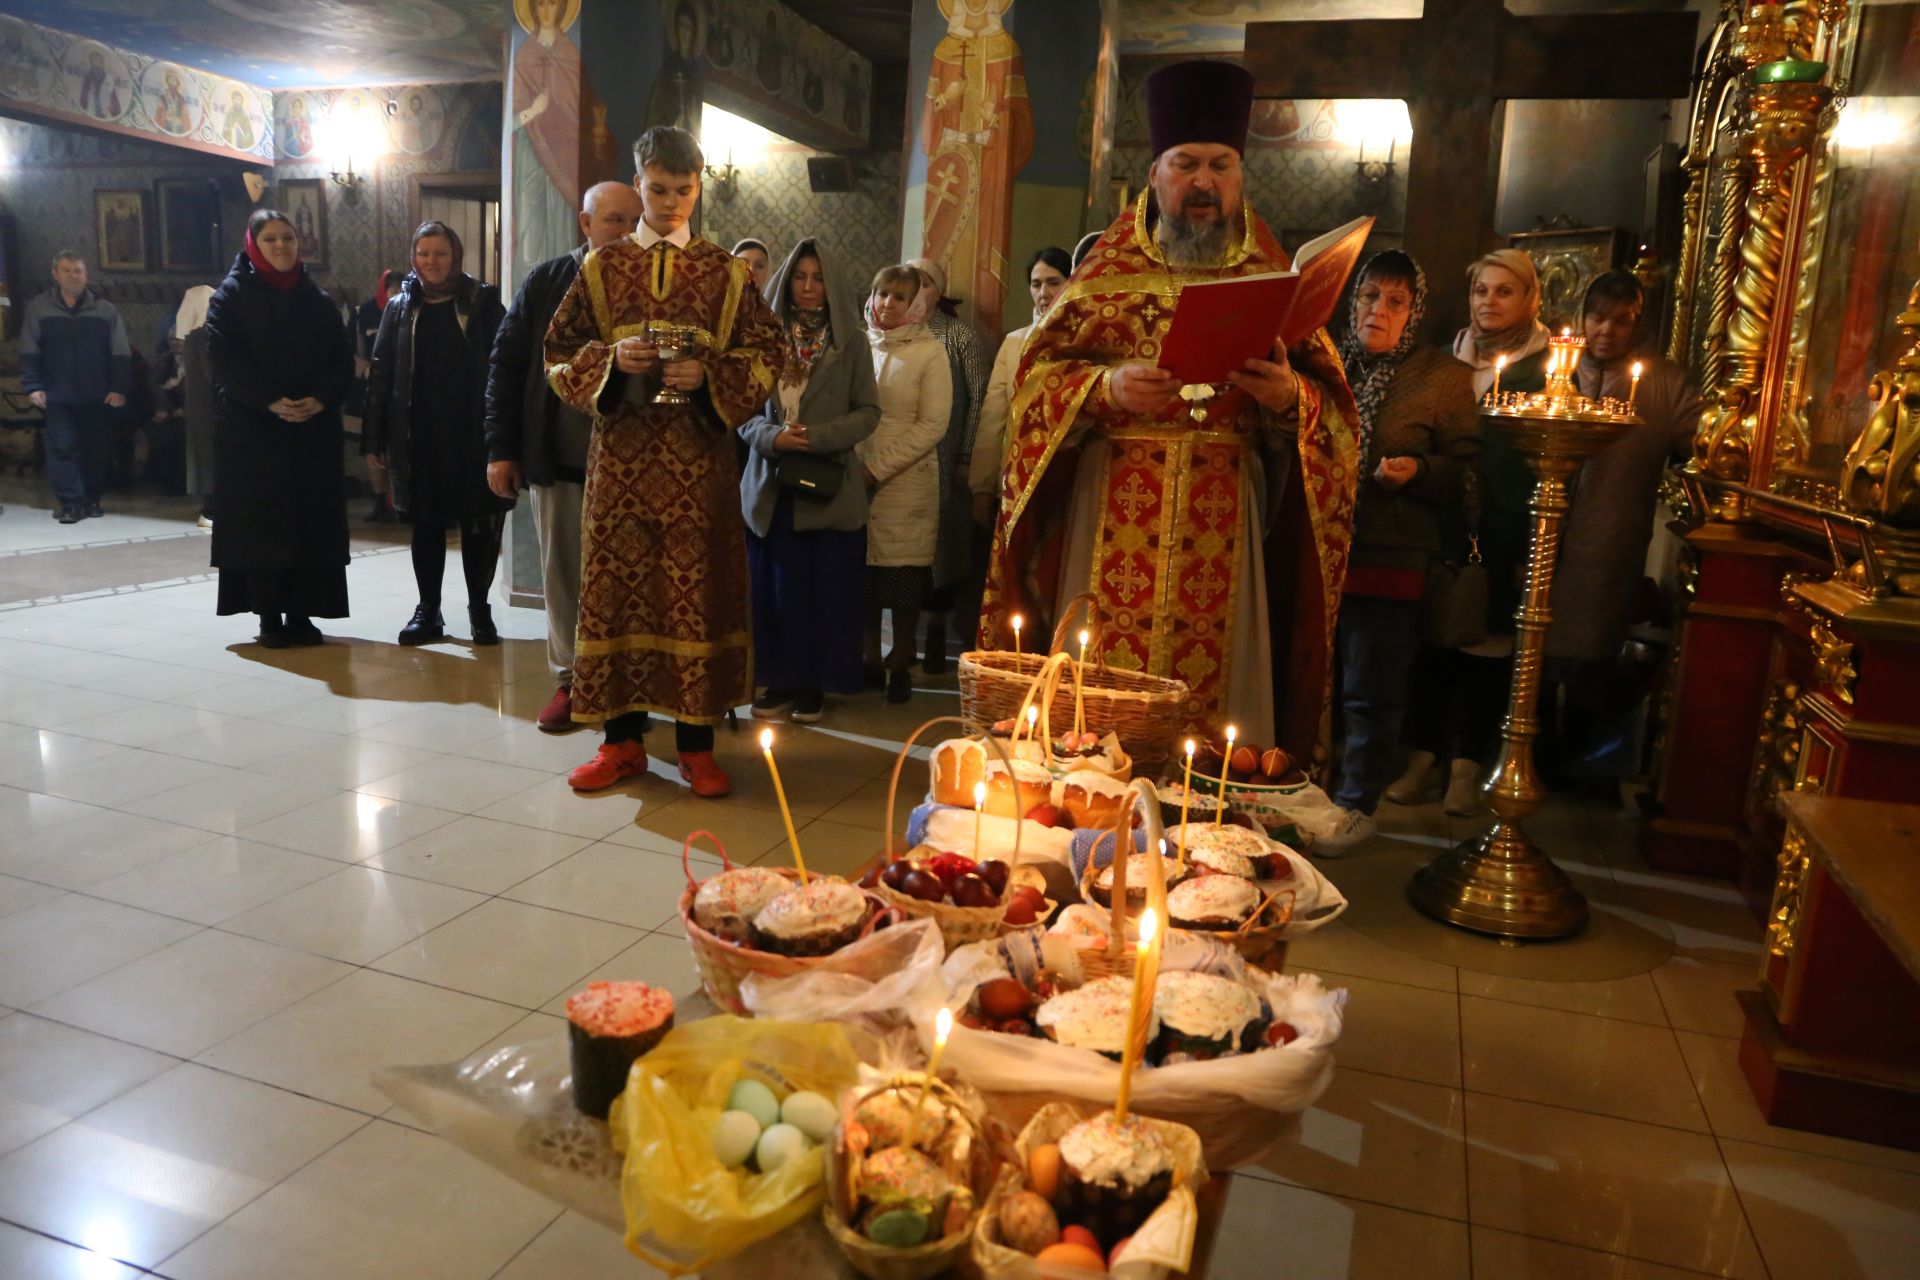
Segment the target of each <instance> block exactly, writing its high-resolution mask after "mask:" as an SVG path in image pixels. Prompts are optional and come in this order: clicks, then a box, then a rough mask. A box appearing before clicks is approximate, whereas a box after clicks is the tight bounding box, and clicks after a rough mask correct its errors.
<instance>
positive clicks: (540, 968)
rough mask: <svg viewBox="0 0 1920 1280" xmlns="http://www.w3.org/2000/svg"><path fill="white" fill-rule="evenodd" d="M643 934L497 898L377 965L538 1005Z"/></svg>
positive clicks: (404, 974)
mask: <svg viewBox="0 0 1920 1280" xmlns="http://www.w3.org/2000/svg"><path fill="white" fill-rule="evenodd" d="M639 939H640V931H639V930H637V929H629V928H626V927H624V926H622V925H616V924H608V923H606V922H605V921H601V920H588V919H585V918H584V917H581V916H574V915H567V914H565V913H564V912H559V911H549V910H546V909H545V908H543V907H530V906H527V905H525V904H524V903H518V902H507V901H504V900H502V899H498V898H495V899H493V900H491V901H488V902H485V903H482V904H481V905H480V906H477V907H475V908H474V909H473V910H471V911H469V912H467V913H466V914H465V915H463V916H461V917H460V918H459V919H457V920H454V921H451V922H450V923H448V924H444V925H441V926H440V927H439V928H438V929H435V930H433V931H432V932H431V933H427V934H424V935H422V936H420V937H418V938H415V939H414V940H413V941H412V942H409V943H407V944H406V945H404V946H401V947H399V948H396V949H395V950H393V951H390V952H389V953H387V954H386V955H384V956H382V957H381V958H380V959H379V960H377V961H375V962H374V965H373V967H374V968H376V969H379V970H382V971H383V972H386V973H394V974H399V975H400V976H402V977H408V978H418V979H419V980H420V981H422V982H431V983H433V984H435V985H436V986H443V987H451V988H453V989H454V990H455V991H466V992H469V993H471V994H473V995H477V996H481V997H484V998H486V999H489V1000H499V1001H502V1002H504V1003H507V1004H516V1005H519V1006H520V1007H522V1008H524V1009H537V1008H539V1007H540V1006H541V1005H543V1004H545V1003H546V1002H547V1001H548V1000H550V999H552V998H553V997H554V996H555V995H556V994H558V993H559V991H560V990H561V988H563V987H565V986H566V985H567V984H568V983H569V982H571V981H573V980H574V979H575V978H577V977H579V976H580V975H581V974H584V973H587V972H589V971H591V970H592V969H593V968H594V967H595V966H596V965H599V964H603V963H605V962H606V961H607V960H610V959H612V958H613V957H614V956H616V955H618V954H619V953H620V952H621V951H623V950H625V949H626V948H627V947H630V946H632V945H633V944H634V943H635V942H637V941H639Z"/></svg>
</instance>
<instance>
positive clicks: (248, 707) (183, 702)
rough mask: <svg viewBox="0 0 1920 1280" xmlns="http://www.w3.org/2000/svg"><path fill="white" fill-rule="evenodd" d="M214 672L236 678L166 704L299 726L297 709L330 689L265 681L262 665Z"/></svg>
mask: <svg viewBox="0 0 1920 1280" xmlns="http://www.w3.org/2000/svg"><path fill="white" fill-rule="evenodd" d="M214 669H217V670H222V671H225V672H228V673H231V674H233V675H234V676H235V678H234V679H233V680H230V681H228V682H227V683H226V684H218V685H214V686H213V687H212V688H210V689H200V690H197V691H195V692H193V693H182V694H176V695H175V696H173V697H171V698H167V699H166V701H167V702H171V703H173V704H174V705H175V706H180V707H194V708H198V709H199V710H202V711H216V712H219V713H220V714H222V715H229V716H269V717H271V718H272V719H273V720H274V721H276V722H277V723H280V724H295V723H296V720H297V716H296V715H295V714H294V712H293V711H292V709H293V708H300V707H304V706H305V705H306V704H307V703H309V702H311V701H313V700H314V699H315V698H318V697H321V696H323V695H325V694H326V693H327V687H326V686H325V685H323V684H318V683H313V682H308V681H304V680H287V679H267V678H263V677H262V676H261V675H260V674H259V667H258V665H257V664H253V663H246V662H234V663H232V664H221V665H220V666H218V667H216V668H214ZM298 727H300V728H304V729H319V728H324V727H325V726H322V725H310V724H303V725H298Z"/></svg>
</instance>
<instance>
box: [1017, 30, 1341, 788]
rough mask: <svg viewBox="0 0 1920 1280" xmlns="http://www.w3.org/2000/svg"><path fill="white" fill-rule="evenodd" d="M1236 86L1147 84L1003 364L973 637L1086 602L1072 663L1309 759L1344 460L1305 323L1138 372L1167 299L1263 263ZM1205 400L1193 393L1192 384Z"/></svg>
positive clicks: (1248, 102) (1248, 95)
mask: <svg viewBox="0 0 1920 1280" xmlns="http://www.w3.org/2000/svg"><path fill="white" fill-rule="evenodd" d="M1252 105H1253V80H1252V77H1251V76H1249V75H1248V74H1247V72H1246V71H1244V70H1242V69H1241V68H1239V67H1236V66H1233V65H1231V64H1228V63H1221V62H1203V61H1197V62H1183V63H1177V64H1174V65H1172V66H1168V67H1164V68H1162V69H1161V70H1159V71H1157V72H1155V73H1154V74H1153V76H1152V77H1151V78H1150V79H1149V80H1148V81H1147V107H1148V116H1149V127H1150V129H1151V132H1152V135H1153V149H1154V160H1153V164H1152V167H1151V168H1150V169H1149V170H1148V184H1147V187H1146V189H1145V190H1144V191H1143V192H1142V193H1141V195H1140V198H1139V200H1138V201H1136V202H1135V204H1134V205H1133V207H1132V208H1131V209H1129V210H1127V211H1126V212H1124V213H1122V214H1121V216H1120V217H1119V219H1118V220H1117V221H1115V222H1114V224H1113V225H1112V226H1110V227H1108V228H1107V230H1106V232H1105V234H1103V235H1102V236H1101V237H1100V240H1099V242H1098V243H1097V244H1095V245H1094V247H1093V248H1092V250H1091V251H1090V252H1089V254H1088V256H1087V258H1086V260H1085V262H1083V263H1082V264H1081V265H1080V267H1079V268H1078V269H1077V270H1076V271H1075V272H1074V275H1073V279H1072V281H1071V282H1070V283H1069V284H1068V285H1067V287H1066V290H1065V291H1064V292H1063V293H1062V294H1061V295H1060V299H1059V301H1058V302H1057V303H1055V304H1054V307H1053V310H1052V311H1050V312H1049V313H1048V314H1047V318H1046V320H1045V321H1044V322H1042V323H1041V324H1040V325H1039V326H1038V327H1036V328H1035V330H1034V332H1033V334H1032V335H1031V336H1030V337H1029V339H1028V341H1027V345H1026V350H1025V351H1024V353H1023V354H1022V356H1021V360H1020V368H1019V373H1018V375H1017V378H1016V383H1015V391H1014V396H1013V401H1012V406H1011V409H1010V411H1009V423H1010V427H1009V431H1010V433H1011V435H1012V444H1011V449H1010V452H1009V455H1008V461H1007V468H1006V474H1005V476H1004V477H1003V480H1002V500H1001V507H1000V520H999V526H998V528H997V529H996V531H995V535H994V563H993V568H992V573H991V577H990V580H989V583H988V595H987V605H986V610H985V613H984V616H983V619H982V623H981V629H982V638H981V639H982V644H983V645H984V646H987V647H992V648H1011V647H1012V643H1013V632H1012V629H1011V626H1010V619H1011V617H1012V615H1014V614H1015V613H1021V614H1024V615H1025V618H1026V624H1027V631H1026V634H1028V635H1029V636H1035V635H1045V634H1047V631H1046V629H1045V628H1046V627H1047V626H1048V625H1050V624H1051V623H1053V622H1054V621H1056V620H1058V619H1059V618H1060V617H1061V616H1062V615H1063V614H1064V613H1065V612H1066V611H1067V609H1068V606H1069V604H1070V602H1071V601H1072V600H1073V598H1074V597H1075V596H1077V595H1079V594H1081V593H1090V594H1091V595H1092V597H1093V599H1094V605H1095V612H1096V615H1097V619H1098V621H1097V623H1096V624H1095V627H1094V629H1095V631H1096V634H1097V636H1098V639H1097V642H1096V646H1095V647H1094V648H1093V649H1090V650H1089V653H1088V657H1089V658H1090V659H1091V658H1093V657H1095V656H1096V652H1097V656H1098V657H1099V659H1101V660H1103V661H1104V662H1106V663H1107V664H1108V665H1109V666H1112V667H1115V668H1121V669H1125V670H1131V671H1140V672H1145V673H1148V674H1151V675H1156V676H1165V677H1171V678H1174V679H1178V680H1183V681H1185V682H1186V684H1187V687H1188V688H1189V689H1190V690H1191V696H1190V698H1189V701H1188V706H1187V713H1188V714H1187V719H1188V723H1189V726H1190V727H1191V729H1192V730H1193V731H1194V732H1196V733H1200V734H1205V735H1208V736H1212V737H1218V735H1219V734H1220V733H1221V731H1223V730H1224V728H1225V726H1226V725H1227V724H1229V723H1231V724H1234V725H1235V726H1237V728H1238V729H1239V731H1240V740H1241V741H1243V742H1258V743H1262V744H1275V745H1279V746H1282V747H1285V748H1286V749H1287V750H1288V751H1289V752H1290V753H1291V754H1292V755H1293V756H1294V757H1295V758H1296V759H1297V760H1299V761H1300V762H1301V763H1302V764H1303V765H1305V764H1308V763H1309V762H1312V763H1316V764H1317V763H1319V762H1321V761H1323V760H1324V758H1325V755H1324V751H1325V747H1326V742H1327V717H1328V707H1329V703H1330V694H1331V676H1332V669H1331V668H1332V663H1331V655H1332V652H1333V635H1334V622H1335V618H1336V615H1337V613H1338V609H1339V602H1340V592H1341V587H1342V584H1343V583H1344V582H1345V580H1346V573H1347V548H1348V543H1349V541H1350V539H1351V535H1352V527H1353V502H1354V485H1355V480H1356V468H1357V465H1358V455H1359V448H1358V442H1357V440H1356V438H1355V434H1354V433H1355V424H1356V423H1357V422H1358V420H1359V419H1358V415H1357V414H1356V413H1355V410H1354V405H1353V397H1352V394H1351V393H1350V392H1349V391H1348V389H1347V384H1346V379H1345V376H1344V375H1343V373H1342V372H1341V366H1340V360H1339V357H1338V356H1337V355H1336V354H1335V351H1334V347H1333V344H1332V343H1331V342H1330V341H1329V340H1328V338H1327V336H1326V334H1325V333H1324V332H1316V333H1315V334H1313V336H1312V337H1311V338H1309V339H1308V340H1307V341H1306V342H1305V343H1303V344H1301V345H1300V346H1299V347H1296V348H1295V349H1294V350H1292V351H1286V350H1284V349H1278V342H1277V340H1276V349H1275V350H1273V351H1271V352H1270V353H1269V355H1268V358H1267V359H1256V360H1249V361H1248V362H1247V363H1246V365H1245V367H1244V368H1242V369H1241V370H1239V371H1238V372H1236V373H1234V374H1233V375H1232V377H1231V382H1230V384H1222V385H1220V386H1218V387H1216V388H1212V389H1209V388H1205V387H1185V388H1183V387H1182V386H1181V385H1180V381H1179V379H1178V378H1177V377H1175V376H1174V375H1173V374H1171V373H1169V372H1167V371H1166V370H1164V369H1160V368H1158V367H1157V365H1156V363H1155V362H1156V360H1157V359H1158V357H1159V354H1160V348H1161V344H1162V343H1163V342H1164V341H1165V339H1166V337H1167V333H1168V330H1169V329H1170V328H1171V326H1172V322H1173V318H1174V315H1175V314H1176V313H1177V312H1178V310H1179V306H1180V291H1181V288H1182V287H1183V286H1184V285H1186V284H1189V283H1193V282H1196V281H1203V280H1220V279H1229V278H1233V277H1238V276H1249V275H1257V274H1260V273H1262V272H1270V271H1280V270H1284V269H1285V268H1286V267H1287V265H1288V258H1287V254H1286V251H1285V250H1283V249H1282V248H1281V247H1280V244H1279V241H1278V240H1276V239H1275V238H1274V235H1273V232H1272V231H1271V230H1270V229H1268V227H1267V225H1266V224H1265V223H1264V222H1262V221H1261V220H1260V218H1259V215H1257V214H1256V213H1254V212H1253V210H1252V208H1251V207H1249V206H1248V204H1247V202H1246V200H1245V198H1244V196H1243V195H1242V170H1241V157H1242V155H1243V154H1244V152H1245V150H1246V140H1247V121H1248V117H1249V114H1250V112H1251V110H1252ZM1210 390H1211V391H1212V392H1214V393H1215V394H1209V391H1210Z"/></svg>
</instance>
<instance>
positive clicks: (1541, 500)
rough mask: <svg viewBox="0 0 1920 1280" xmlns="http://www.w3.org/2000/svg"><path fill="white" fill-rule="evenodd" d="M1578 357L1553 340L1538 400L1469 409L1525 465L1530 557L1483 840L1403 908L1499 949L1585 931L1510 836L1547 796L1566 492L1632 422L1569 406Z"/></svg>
mask: <svg viewBox="0 0 1920 1280" xmlns="http://www.w3.org/2000/svg"><path fill="white" fill-rule="evenodd" d="M1585 345H1586V343H1585V341H1584V340H1583V339H1580V338H1576V337H1573V336H1571V335H1569V334H1566V333H1565V332H1563V333H1562V336H1560V337H1558V338H1553V339H1550V340H1549V342H1548V361H1547V386H1546V389H1545V390H1544V391H1537V392H1514V391H1509V392H1504V393H1502V392H1499V391H1497V390H1496V391H1495V392H1494V393H1493V394H1491V395H1489V396H1488V397H1487V398H1486V399H1485V400H1484V401H1482V403H1481V406H1480V417H1481V420H1482V421H1483V422H1485V423H1486V424H1487V426H1488V427H1489V428H1491V429H1492V430H1495V431H1499V432H1501V433H1502V434H1504V435H1505V436H1506V438H1507V440H1508V442H1509V443H1510V444H1511V445H1512V446H1513V447H1514V448H1515V449H1517V450H1518V451H1519V452H1520V453H1521V454H1522V455H1523V456H1525V458H1526V460H1527V465H1528V467H1529V468H1531V470H1532V471H1533V474H1534V477H1535V483H1534V488H1533V501H1532V503H1531V504H1530V508H1531V510H1532V512H1533V551H1532V554H1531V555H1530V556H1529V557H1528V560H1527V586H1526V594H1525V596H1524V597H1523V598H1522V600H1521V602H1520V607H1519V608H1518V609H1516V610H1515V611H1514V615H1513V616H1514V622H1515V623H1516V624H1517V627H1516V634H1515V637H1514V651H1513V682H1512V684H1511V685H1510V686H1509V688H1508V690H1507V718H1506V722H1505V723H1504V724H1503V725H1502V726H1501V738H1502V742H1501V747H1500V759H1499V762H1498V763H1497V764H1496V765H1495V766H1494V770H1493V776H1492V777H1490V778H1488V779H1487V782H1486V785H1485V786H1484V787H1482V791H1483V792H1484V793H1485V794H1486V797H1487V805H1488V807H1489V808H1491V809H1492V810H1493V812H1494V817H1495V821H1494V824H1493V827H1492V829H1491V830H1489V831H1488V832H1487V833H1486V834H1485V835H1483V836H1481V837H1479V838H1478V839H1475V840H1469V841H1467V842H1466V843H1464V844H1461V845H1458V846H1456V847H1455V848H1453V849H1450V850H1448V851H1447V852H1446V853H1443V854H1441V855H1440V856H1439V857H1438V858H1435V859H1434V860H1433V861H1432V862H1431V863H1430V864H1428V865H1427V866H1425V867H1423V868H1421V869H1420V870H1419V871H1418V872H1416V873H1415V874H1414V877H1413V879H1412V881H1411V882H1409V884H1408V885H1407V897H1408V898H1410V899H1411V900H1412V902H1413V905H1414V906H1416V907H1418V908H1419V909H1420V910H1421V911H1423V912H1425V913H1426V914H1427V915H1430V916H1432V917H1433V918H1434V919H1436V920H1442V921H1445V922H1446V923H1448V924H1453V925H1458V926H1459V927H1460V928H1462V929H1471V930H1473V931H1475V932H1476V933H1488V934H1493V935H1495V936H1496V937H1501V938H1559V937H1564V936H1565V935H1567V934H1570V933H1577V932H1579V931H1580V929H1582V928H1584V927H1585V925H1586V923H1587V900H1586V899H1585V898H1584V897H1582V896H1581V895H1580V891H1579V890H1578V889H1576V888H1574V887H1573V881H1571V880H1569V879H1568V878H1567V873H1566V872H1564V871H1562V870H1561V869H1560V868H1559V867H1557V866H1555V865H1554V864H1553V860H1552V859H1551V858H1549V857H1547V855H1546V854H1545V853H1543V852H1542V851H1541V850H1540V847H1539V846H1538V845H1536V844H1534V842H1533V840H1532V839H1531V838H1530V837H1528V835H1527V833H1526V832H1525V831H1524V830H1522V828H1521V826H1520V824H1521V822H1522V821H1524V820H1525V819H1526V818H1528V817H1530V816H1532V814H1533V813H1534V812H1535V811H1536V810H1538V809H1539V808H1540V805H1541V802H1542V801H1544V800H1545V799H1546V796H1547V793H1546V788H1545V787H1543V786H1541V784H1540V775H1539V774H1538V773H1537V772H1535V770H1534V766H1533V740H1534V738H1536V737H1537V736H1538V735H1539V732H1540V718H1539V717H1540V710H1539V703H1540V663H1541V659H1542V657H1543V650H1544V649H1545V648H1546V643H1547V624H1548V623H1549V622H1550V621H1551V620H1552V618H1553V613H1552V609H1551V607H1550V605H1551V597H1552V592H1553V570H1554V563H1555V561H1556V560H1557V559H1558V558H1559V554H1560V530H1561V528H1562V526H1563V525H1564V524H1565V523H1566V517H1567V481H1568V480H1569V479H1571V478H1572V476H1573V474H1574V473H1575V472H1576V471H1578V470H1579V469H1580V464H1581V463H1582V462H1584V461H1586V460H1587V459H1588V458H1590V457H1592V456H1593V455H1594V454H1596V453H1598V452H1600V450H1602V449H1604V448H1606V447H1607V446H1608V445H1609V444H1611V443H1613V441H1615V440H1616V439H1618V438H1619V437H1620V435H1621V433H1623V432H1624V431H1626V430H1627V428H1628V427H1630V426H1632V425H1634V424H1635V423H1637V422H1639V421H1640V419H1639V418H1638V417H1637V416H1636V415H1635V413H1634V409H1633V405H1632V403H1631V402H1630V401H1626V402H1623V401H1620V400H1614V399H1604V400H1589V399H1587V398H1586V397H1584V396H1582V395H1580V394H1579V392H1578V390H1577V389H1576V388H1575V386H1574V371H1575V368H1576V366H1577V365H1578V363H1579V358H1580V351H1581V349H1582V348H1584V347H1585ZM1636 390H1637V388H1636Z"/></svg>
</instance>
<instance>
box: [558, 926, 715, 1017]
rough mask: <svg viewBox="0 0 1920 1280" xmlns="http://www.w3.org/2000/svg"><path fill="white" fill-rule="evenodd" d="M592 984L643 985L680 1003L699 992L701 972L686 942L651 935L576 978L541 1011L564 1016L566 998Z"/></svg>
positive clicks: (684, 940)
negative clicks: (657, 990) (622, 983)
mask: <svg viewBox="0 0 1920 1280" xmlns="http://www.w3.org/2000/svg"><path fill="white" fill-rule="evenodd" d="M590 982H644V983H646V984H647V985H648V986H650V987H659V988H661V989H663V990H666V991H671V992H672V993H673V998H674V999H675V1000H677V1001H680V1002H681V1003H683V1004H684V1003H685V1002H686V1000H687V999H688V998H689V997H690V996H692V995H693V994H694V993H695V992H697V991H699V990H700V970H699V967H698V966H696V965H695V964H694V962H693V952H691V951H689V950H688V949H687V940H686V939H685V938H683V937H675V936H672V935H669V934H664V933H650V934H648V935H646V936H645V937H644V938H641V939H640V940H639V941H638V942H636V943H634V944H633V945H632V946H630V947H628V948H627V949H626V950H625V951H622V952H621V953H620V954H619V955H617V956H615V957H613V959H611V960H609V961H607V962H606V963H605V964H602V965H600V966H599V967H597V968H595V969H594V970H593V971H592V972H591V973H585V974H582V975H581V976H579V977H578V978H576V979H574V980H573V981H572V982H571V983H569V984H568V985H567V986H566V987H565V988H564V989H563V990H561V991H560V992H558V993H557V994H556V995H555V996H554V997H553V999H551V1000H549V1001H547V1003H546V1004H545V1005H543V1006H542V1009H543V1011H544V1012H546V1013H551V1014H564V1013H565V1012H566V1007H567V997H568V996H570V995H572V994H573V993H574V992H576V991H578V990H580V989H581V988H582V987H584V986H586V985H587V984H588V983H590Z"/></svg>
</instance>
